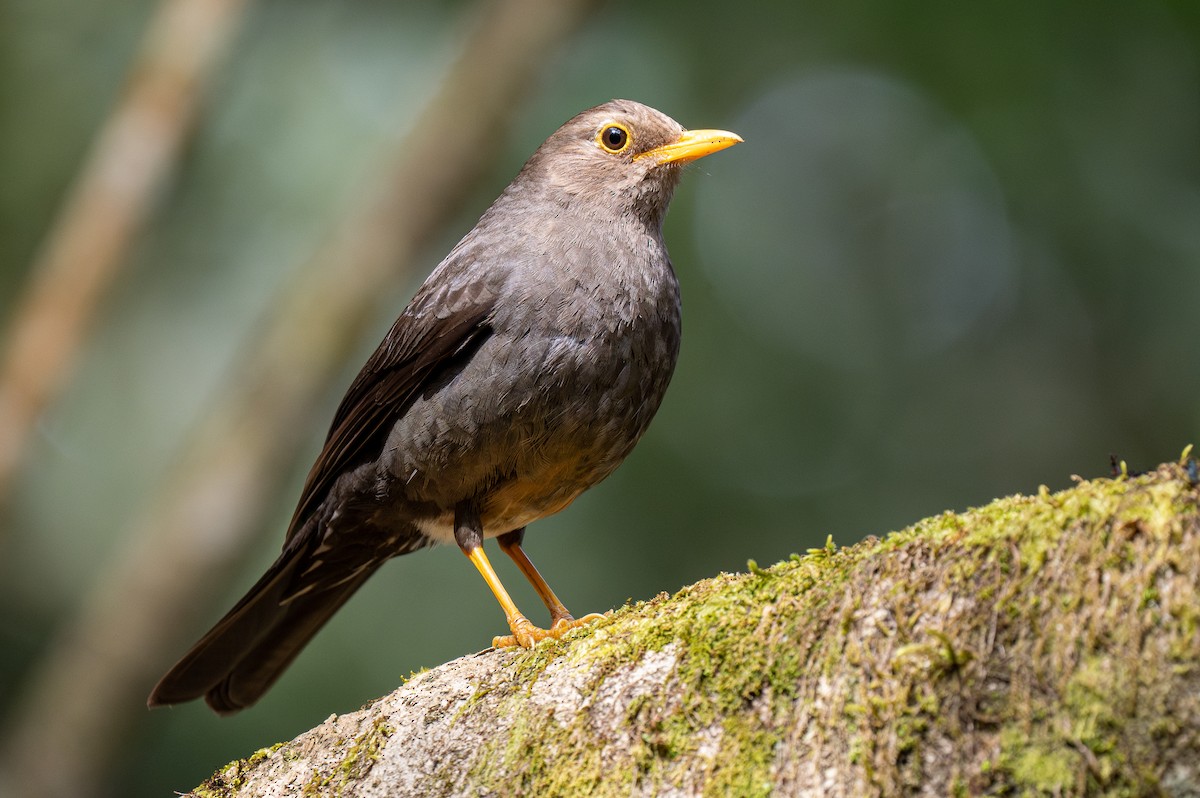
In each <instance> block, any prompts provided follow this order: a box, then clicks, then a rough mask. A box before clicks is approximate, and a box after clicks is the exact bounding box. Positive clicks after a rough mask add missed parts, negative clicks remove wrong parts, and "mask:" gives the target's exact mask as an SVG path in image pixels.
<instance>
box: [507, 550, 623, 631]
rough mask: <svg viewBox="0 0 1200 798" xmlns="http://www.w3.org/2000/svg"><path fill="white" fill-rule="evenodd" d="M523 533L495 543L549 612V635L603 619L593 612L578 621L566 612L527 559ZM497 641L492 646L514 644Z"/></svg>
mask: <svg viewBox="0 0 1200 798" xmlns="http://www.w3.org/2000/svg"><path fill="white" fill-rule="evenodd" d="M523 533H524V530H521V529H519V530H516V531H515V532H509V533H507V534H504V535H501V536H500V537H499V538H497V541H498V542H499V543H500V550H501V551H503V552H504V553H505V554H507V555H508V556H509V557H510V558H511V559H512V561H513V562H515V563H516V564H517V567H518V568H520V569H521V573H523V574H524V575H525V578H526V579H528V580H529V584H531V585H533V589H534V590H536V591H537V594H538V596H539V597H541V599H542V603H543V604H545V605H546V609H548V610H550V633H551V634H552V635H553V636H554V637H559V636H560V635H562V634H565V633H566V632H568V631H570V630H571V629H575V628H576V627H579V626H584V625H585V624H589V623H594V622H595V621H598V620H600V619H601V618H603V617H604V616H603V615H601V614H599V613H595V612H593V613H591V614H590V615H585V616H584V617H582V618H580V619H579V620H576V619H575V618H573V617H571V613H570V612H568V611H567V608H566V607H565V606H564V605H563V603H562V602H561V601H559V599H558V596H556V595H555V594H554V591H553V590H551V589H550V585H549V584H547V582H546V580H545V579H544V578H543V577H542V575H541V573H540V572H539V571H538V569H537V566H536V565H534V564H533V561H532V560H530V559H529V555H528V554H526V553H525V549H524V548H523V547H522V546H521V539H522V537H523V536H524V535H523ZM497 640H499V641H501V642H499V643H496V642H493V645H496V646H502V645H510V646H511V645H514V644H515V642H516V641H512V639H511V638H497ZM510 641H511V642H510Z"/></svg>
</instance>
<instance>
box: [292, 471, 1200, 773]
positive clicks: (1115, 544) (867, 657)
mask: <svg viewBox="0 0 1200 798" xmlns="http://www.w3.org/2000/svg"><path fill="white" fill-rule="evenodd" d="M1188 473H1189V472H1188V471H1187V470H1186V467H1185V466H1179V465H1174V464H1172V465H1170V466H1164V467H1162V468H1160V469H1158V470H1157V471H1155V472H1152V473H1149V474H1143V475H1140V476H1133V477H1127V478H1120V479H1101V480H1095V481H1092V482H1083V483H1081V484H1079V485H1077V486H1075V487H1073V488H1071V489H1069V490H1065V491H1061V492H1058V493H1051V492H1050V491H1049V490H1047V489H1044V488H1043V489H1040V490H1039V491H1038V494H1037V495H1036V496H1032V497H1024V496H1013V497H1009V498H1006V499H1001V500H998V501H996V502H993V503H991V504H989V505H987V506H985V507H981V508H977V509H973V510H970V511H968V512H965V513H961V514H956V513H943V514H941V515H938V516H934V517H932V518H928V519H925V520H924V521H921V522H919V523H917V524H915V525H913V526H912V527H909V528H908V529H905V530H902V531H900V532H897V533H894V534H892V535H889V536H887V537H886V538H884V539H882V540H881V539H876V538H870V539H867V540H864V541H863V542H861V543H859V544H857V545H854V546H849V547H845V548H840V549H839V548H837V547H836V546H834V545H833V543H832V541H828V542H827V544H826V545H825V546H823V547H820V548H816V549H811V550H809V551H808V553H807V554H805V555H803V556H797V555H793V556H792V557H790V558H789V559H788V560H787V561H785V562H782V563H778V564H776V565H773V566H770V567H761V566H759V565H758V564H757V563H754V562H753V561H751V563H750V564H749V570H750V573H749V574H721V575H719V576H717V577H714V578H712V579H707V580H704V581H701V582H698V583H696V584H695V585H691V586H689V587H686V588H684V589H682V590H680V591H679V592H678V593H676V594H675V595H673V596H668V595H666V594H662V595H659V596H657V597H655V598H654V599H652V600H650V601H647V602H638V603H637V604H634V605H632V606H627V607H624V608H622V609H620V610H618V611H617V612H615V613H613V614H612V615H611V616H610V618H609V619H608V620H606V621H604V622H601V623H599V624H597V625H596V626H595V627H593V628H590V629H581V630H578V631H576V632H573V633H572V634H571V635H569V636H568V637H567V639H564V640H562V641H546V642H544V643H542V644H541V645H539V646H537V647H536V648H535V649H533V650H532V651H527V652H507V653H504V654H502V655H497V656H503V657H506V658H507V659H506V660H504V662H506V666H505V671H504V676H503V678H497V679H493V680H490V681H489V682H488V683H486V684H482V685H479V687H478V688H477V691H476V693H475V695H474V696H472V698H471V700H469V701H467V702H465V703H464V705H463V706H462V707H460V708H459V709H458V710H457V712H456V715H455V722H456V723H460V722H465V723H469V722H472V721H473V720H475V718H476V713H486V714H485V715H483V716H482V717H486V718H490V719H492V722H493V723H494V722H495V721H494V719H495V718H500V719H504V720H505V721H507V722H510V723H511V726H510V727H509V728H507V729H506V730H504V733H502V734H496V735H495V736H494V739H492V741H491V742H490V743H489V744H487V745H485V746H484V747H483V748H482V749H481V750H480V751H478V752H477V754H476V755H475V756H474V757H473V758H472V763H471V766H470V767H471V770H470V773H469V774H468V782H469V783H473V784H482V785H499V784H503V785H504V787H505V789H504V794H512V795H518V796H520V795H538V796H543V795H545V796H555V795H572V796H574V795H597V796H605V795H628V794H630V793H634V792H636V793H648V794H653V793H655V792H664V791H669V788H671V787H675V788H681V789H682V785H687V789H688V790H690V791H700V792H703V793H705V794H707V795H725V794H734V795H759V794H764V795H765V794H769V793H770V792H771V790H772V789H773V785H774V784H775V779H776V778H778V777H779V773H780V767H781V763H780V753H781V752H784V751H788V752H789V753H788V757H792V758H793V759H791V760H788V758H787V757H783V760H784V761H796V758H798V759H803V757H804V756H805V754H804V752H806V751H815V750H820V751H821V752H823V754H822V756H823V757H824V759H823V760H822V761H827V762H836V763H840V766H841V770H845V773H843V774H842V776H843V777H845V778H847V779H849V781H848V782H847V785H849V786H847V788H846V791H848V792H851V793H863V792H865V793H877V794H897V793H904V792H906V791H911V790H912V789H913V788H914V787H915V786H917V785H924V784H925V783H926V780H927V779H929V778H931V777H933V775H934V772H935V771H936V772H937V773H938V774H940V776H939V777H941V778H944V779H945V781H944V782H942V783H940V786H939V789H940V791H941V792H942V793H943V794H952V795H969V794H984V793H988V794H1010V795H1062V796H1073V795H1084V794H1087V795H1093V794H1094V795H1105V796H1120V795H1139V794H1154V792H1155V790H1156V789H1157V787H1156V785H1157V779H1158V778H1159V776H1160V773H1161V772H1162V771H1161V767H1160V766H1163V767H1165V765H1162V763H1165V762H1168V761H1170V760H1169V752H1170V751H1171V745H1172V744H1173V741H1174V740H1176V739H1184V740H1187V739H1191V740H1193V741H1194V740H1196V739H1200V690H1197V689H1196V685H1197V679H1198V678H1200V676H1196V674H1197V673H1198V672H1200V669H1197V668H1196V667H1195V663H1196V662H1197V661H1200V634H1198V630H1200V585H1197V583H1196V580H1195V579H1194V578H1193V576H1194V574H1195V573H1196V572H1198V571H1200V510H1198V507H1197V504H1198V496H1197V489H1196V486H1195V485H1194V484H1193V483H1192V482H1191V481H1190V480H1189V478H1188ZM655 653H658V656H660V657H663V658H669V662H670V664H671V669H670V675H669V679H668V681H667V684H666V686H665V688H664V689H654V690H649V691H644V692H639V693H637V694H636V695H630V696H627V697H625V698H624V699H623V700H625V701H626V702H627V703H625V704H624V705H619V704H618V705H617V706H616V707H615V709H614V708H612V706H611V705H612V702H613V700H614V699H613V697H612V695H611V693H604V689H605V685H606V683H607V682H608V680H609V678H610V677H611V676H612V675H613V674H614V673H617V672H618V671H620V670H622V669H627V668H634V667H637V666H638V665H639V664H640V663H642V662H643V661H644V659H645V657H646V656H647V655H649V654H655ZM551 668H552V669H553V670H554V671H555V672H556V673H562V672H569V673H572V674H575V675H577V676H578V675H580V674H586V677H583V678H585V679H586V681H585V682H584V683H582V684H573V686H574V687H575V688H577V689H578V690H579V691H580V693H581V694H582V696H583V706H584V710H583V711H581V712H578V713H576V715H575V716H573V717H569V718H566V719H565V721H564V719H563V718H562V717H561V713H559V715H558V716H557V717H556V713H554V712H551V711H549V710H548V709H546V708H545V707H544V706H542V705H541V704H537V703H534V702H531V701H530V700H529V699H530V696H531V695H533V694H534V693H535V691H537V690H538V687H539V682H540V681H541V680H542V679H543V678H546V676H547V670H548V669H551ZM602 696H605V701H606V702H607V703H608V705H609V709H608V710H607V711H610V712H615V713H616V718H617V723H616V726H617V727H618V728H617V729H616V730H615V731H612V732H603V733H602V734H611V735H612V736H611V737H604V738H603V739H602V740H601V742H599V743H597V741H596V740H597V730H596V728H593V726H592V724H593V722H594V719H593V715H592V713H591V711H590V710H589V707H590V706H591V705H592V704H594V703H597V702H598V699H600V698H601V697H602ZM535 710H536V711H535ZM605 728H607V727H605ZM1189 735H1190V736H1189ZM364 743H365V741H356V743H355V745H352V746H351V747H350V749H349V750H348V753H347V757H346V758H345V759H344V760H343V765H344V766H341V767H339V768H337V769H335V770H334V772H332V773H328V774H314V781H313V784H314V790H316V791H319V792H321V794H327V793H329V792H332V793H333V794H336V790H337V789H340V787H338V785H340V784H344V783H346V781H347V780H348V779H350V778H352V777H353V776H354V774H356V773H359V772H360V769H359V768H360V765H358V764H355V763H361V762H363V761H367V760H370V759H371V758H372V757H373V755H372V754H366V755H364V754H363V753H362V752H361V751H360V753H359V754H358V755H356V756H352V755H351V754H352V753H353V751H354V749H355V748H356V747H358V748H360V749H362V750H364V751H370V750H371V746H370V745H364ZM789 747H790V748H789ZM374 750H376V751H377V746H376V747H375V749H374ZM951 750H952V751H953V752H954V755H953V757H950V759H951V760H952V761H951V762H950V763H949V764H947V751H951ZM797 751H799V752H800V753H799V754H798V753H797ZM1164 752H1167V753H1164ZM930 762H938V763H939V765H938V767H936V768H929V766H928V763H930ZM841 770H839V772H841ZM944 771H948V772H944ZM435 778H436V775H435ZM453 781H454V783H451V779H450V777H449V776H447V780H446V785H447V789H448V790H452V789H454V788H455V786H456V785H457V784H461V782H460V781H458V777H457V775H456V776H455V778H454V779H453Z"/></svg>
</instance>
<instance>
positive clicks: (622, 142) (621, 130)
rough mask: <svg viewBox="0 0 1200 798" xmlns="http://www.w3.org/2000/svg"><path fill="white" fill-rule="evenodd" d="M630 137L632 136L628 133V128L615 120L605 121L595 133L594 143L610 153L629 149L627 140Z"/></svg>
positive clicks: (629, 139) (613, 153)
mask: <svg viewBox="0 0 1200 798" xmlns="http://www.w3.org/2000/svg"><path fill="white" fill-rule="evenodd" d="M632 139H633V136H631V135H630V133H629V129H628V128H627V127H625V126H624V125H619V124H617V123H616V122H606V123H605V124H604V125H602V126H601V127H600V131H599V132H598V133H596V143H597V144H598V145H600V149H602V150H604V151H605V152H607V153H611V154H612V155H617V154H618V153H622V152H625V150H627V149H629V142H630V141H631V140H632Z"/></svg>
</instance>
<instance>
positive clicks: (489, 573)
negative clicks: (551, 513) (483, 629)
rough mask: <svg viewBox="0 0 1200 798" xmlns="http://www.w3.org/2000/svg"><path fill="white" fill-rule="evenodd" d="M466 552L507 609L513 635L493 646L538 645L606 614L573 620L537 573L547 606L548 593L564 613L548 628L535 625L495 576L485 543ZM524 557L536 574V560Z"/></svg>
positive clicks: (497, 598) (524, 646) (509, 626)
mask: <svg viewBox="0 0 1200 798" xmlns="http://www.w3.org/2000/svg"><path fill="white" fill-rule="evenodd" d="M518 550H519V547H518ZM463 553H464V554H466V555H467V559H469V560H470V561H471V562H472V564H474V566H475V568H476V570H478V571H479V574H480V576H482V577H483V581H485V582H487V585H488V587H490V588H491V589H492V595H494V596H495V597H496V601H498V602H499V603H500V607H501V608H502V609H503V610H504V619H505V620H506V621H508V628H509V629H510V630H512V634H511V635H503V636H500V637H495V638H493V639H492V645H493V646H494V647H496V648H505V647H508V646H521V647H522V648H533V646H534V644H536V643H537V642H538V641H539V640H545V639H546V638H547V637H553V638H556V639H557V638H559V637H561V636H562V635H563V634H565V633H566V632H568V631H570V630H571V629H574V628H575V627H577V626H580V625H582V624H585V623H591V622H592V621H594V620H596V619H597V618H602V617H604V616H602V615H589V616H587V617H586V618H581V619H580V620H578V621H577V620H574V619H573V618H571V614H570V613H569V612H567V608H566V607H563V606H562V602H560V601H558V599H557V598H556V597H555V596H554V593H553V592H552V591H551V590H550V587H549V586H548V585H546V582H545V580H543V579H542V578H541V576H540V575H538V576H537V579H538V581H540V582H541V584H542V586H543V587H544V588H545V590H546V593H545V594H543V593H542V590H541V589H540V588H539V589H538V595H541V596H542V599H543V601H547V604H546V606H547V607H549V606H550V604H549V600H547V599H546V595H549V596H550V599H552V600H553V601H554V602H555V603H556V604H557V605H558V607H559V608H560V609H561V615H558V616H556V617H555V619H554V622H553V624H552V625H551V627H550V628H549V629H540V628H538V627H536V626H534V625H533V623H532V622H531V621H530V620H529V619H528V618H526V617H525V616H524V615H522V614H521V611H520V610H518V609H517V605H516V603H515V602H513V600H512V598H511V597H510V596H509V595H508V591H507V590H505V589H504V585H503V584H501V582H500V577H498V576H497V575H496V571H495V570H494V569H493V568H492V564H491V563H490V562H489V561H488V558H487V554H485V553H484V551H483V546H474V547H472V548H471V549H469V550H466V551H464V552H463ZM522 557H524V552H522ZM513 559H514V560H515V559H516V558H515V557H514V558H513ZM524 559H525V562H526V563H529V567H530V569H532V571H533V573H534V574H537V569H536V568H534V567H533V563H531V562H529V558H528V557H524ZM517 565H518V566H520V565H521V563H520V562H519V561H518V562H517ZM521 570H522V571H525V568H524V567H522V568H521ZM525 573H526V576H528V575H529V574H528V572H527V571H526V572H525ZM529 581H530V582H533V584H534V587H535V588H537V587H538V585H537V582H534V580H533V577H530V578H529ZM551 614H552V615H554V610H553V608H551Z"/></svg>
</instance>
